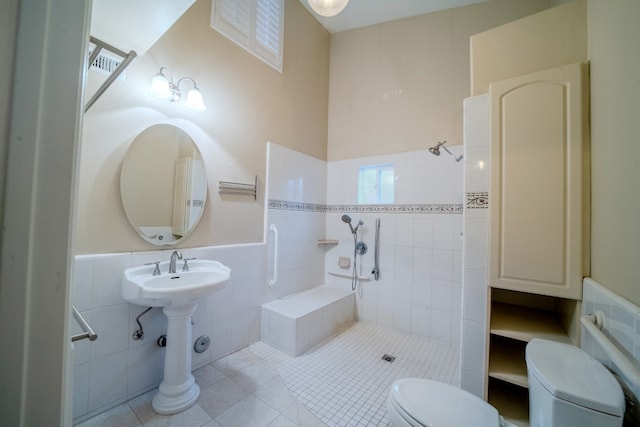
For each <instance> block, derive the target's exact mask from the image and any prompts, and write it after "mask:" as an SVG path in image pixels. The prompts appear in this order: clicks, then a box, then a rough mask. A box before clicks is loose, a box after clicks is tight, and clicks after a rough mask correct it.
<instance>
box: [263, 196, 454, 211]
mask: <svg viewBox="0 0 640 427" xmlns="http://www.w3.org/2000/svg"><path fill="white" fill-rule="evenodd" d="M269 209H279V210H294V211H308V212H330V213H342V212H352V213H392V214H457V215H459V214H462V210H463V207H462V204H415V205H318V204H314V203H302V202H289V201H286V200H274V199H269Z"/></svg>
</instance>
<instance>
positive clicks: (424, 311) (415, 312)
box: [411, 305, 431, 338]
mask: <svg viewBox="0 0 640 427" xmlns="http://www.w3.org/2000/svg"><path fill="white" fill-rule="evenodd" d="M430 323H431V319H430V313H429V309H428V308H427V307H422V306H416V305H414V306H413V307H412V308H411V333H412V334H416V335H420V336H423V337H425V338H428V337H429V334H430V329H431V328H430Z"/></svg>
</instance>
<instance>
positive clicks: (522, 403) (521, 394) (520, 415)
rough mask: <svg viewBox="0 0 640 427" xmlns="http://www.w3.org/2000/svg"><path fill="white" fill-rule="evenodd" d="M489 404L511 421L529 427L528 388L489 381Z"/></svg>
mask: <svg viewBox="0 0 640 427" xmlns="http://www.w3.org/2000/svg"><path fill="white" fill-rule="evenodd" d="M494 382H495V384H492V383H494ZM498 383H500V384H498ZM489 404H490V405H492V406H493V407H494V408H496V409H497V410H498V412H499V413H500V415H502V416H503V417H504V419H505V420H507V421H509V422H510V423H512V424H515V425H517V426H518V427H529V393H528V391H527V390H526V389H524V388H522V387H518V386H515V385H512V384H506V383H502V382H501V381H498V380H492V381H491V382H490V383H489Z"/></svg>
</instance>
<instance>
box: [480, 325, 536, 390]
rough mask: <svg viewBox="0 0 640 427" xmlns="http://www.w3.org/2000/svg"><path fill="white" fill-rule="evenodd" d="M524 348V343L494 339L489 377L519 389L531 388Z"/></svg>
mask: <svg viewBox="0 0 640 427" xmlns="http://www.w3.org/2000/svg"><path fill="white" fill-rule="evenodd" d="M524 348H525V344H524V343H523V342H519V341H513V340H511V339H507V338H501V337H492V339H491V346H490V356H489V376H490V377H492V378H496V379H499V380H502V381H506V382H508V383H511V384H515V385H517V386H519V387H524V388H529V380H528V376H527V363H526V361H525V358H524Z"/></svg>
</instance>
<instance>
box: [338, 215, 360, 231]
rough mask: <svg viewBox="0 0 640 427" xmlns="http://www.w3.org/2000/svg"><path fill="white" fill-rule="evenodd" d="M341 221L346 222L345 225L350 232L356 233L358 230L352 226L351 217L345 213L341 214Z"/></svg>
mask: <svg viewBox="0 0 640 427" xmlns="http://www.w3.org/2000/svg"><path fill="white" fill-rule="evenodd" d="M342 222H345V223H347V225H349V228H350V229H351V233H352V234H354V235H355V234H356V231H357V230H358V227H356V228H355V229H354V228H353V225H351V217H350V216H349V215H347V214H344V215H342Z"/></svg>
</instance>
